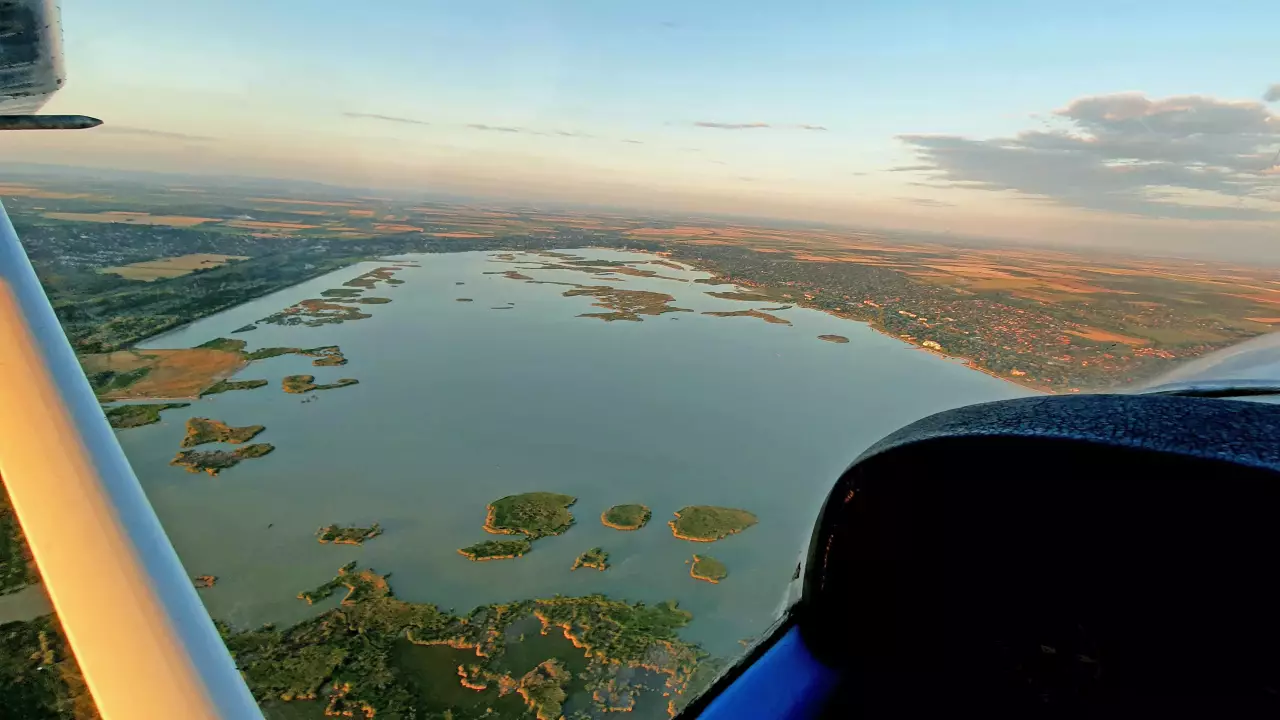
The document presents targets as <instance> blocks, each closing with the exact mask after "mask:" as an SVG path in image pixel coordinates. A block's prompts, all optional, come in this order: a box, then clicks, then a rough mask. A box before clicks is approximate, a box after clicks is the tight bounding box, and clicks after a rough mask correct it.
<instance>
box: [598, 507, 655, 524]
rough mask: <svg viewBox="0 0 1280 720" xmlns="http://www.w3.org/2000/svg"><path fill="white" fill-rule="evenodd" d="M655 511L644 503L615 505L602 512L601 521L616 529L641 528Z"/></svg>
mask: <svg viewBox="0 0 1280 720" xmlns="http://www.w3.org/2000/svg"><path fill="white" fill-rule="evenodd" d="M651 517H653V513H652V512H651V511H650V510H649V508H648V507H646V506H644V505H614V506H613V507H611V508H609V509H608V510H605V511H604V512H603V513H601V514H600V522H601V523H603V524H604V525H605V527H611V528H613V529H614V530H639V529H640V528H642V527H644V526H645V523H647V522H649V518H651Z"/></svg>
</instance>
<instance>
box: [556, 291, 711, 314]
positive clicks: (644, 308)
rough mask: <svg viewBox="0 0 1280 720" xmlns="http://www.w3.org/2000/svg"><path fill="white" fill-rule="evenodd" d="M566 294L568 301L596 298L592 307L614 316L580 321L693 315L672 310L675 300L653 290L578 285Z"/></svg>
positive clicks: (680, 310) (686, 309)
mask: <svg viewBox="0 0 1280 720" xmlns="http://www.w3.org/2000/svg"><path fill="white" fill-rule="evenodd" d="M563 294H564V296H565V297H578V296H581V295H587V296H590V297H594V298H595V299H596V302H593V303H591V304H592V305H593V306H595V307H598V308H605V309H606V310H609V311H611V312H602V313H582V314H581V315H579V316H578V317H590V318H599V319H600V320H604V321H605V322H612V321H614V320H630V321H632V322H641V321H642V320H643V319H644V318H642V317H640V316H641V315H661V314H663V313H669V312H693V311H692V310H690V309H689V308H681V307H674V306H672V305H671V304H670V303H672V302H674V301H675V297H674V296H671V295H668V294H666V293H660V292H653V291H651V290H619V289H617V288H612V287H607V286H588V285H579V286H577V287H575V288H573V289H572V290H566V291H565V292H564V293H563Z"/></svg>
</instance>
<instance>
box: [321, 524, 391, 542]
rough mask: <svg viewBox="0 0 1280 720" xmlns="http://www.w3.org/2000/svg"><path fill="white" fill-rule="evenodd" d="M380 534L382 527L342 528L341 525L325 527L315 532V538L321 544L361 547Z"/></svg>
mask: <svg viewBox="0 0 1280 720" xmlns="http://www.w3.org/2000/svg"><path fill="white" fill-rule="evenodd" d="M381 534H382V526H381V525H379V524H378V523H374V524H373V527H367V528H362V527H356V526H355V525H352V526H351V527H342V526H341V525H326V526H325V527H322V528H320V529H319V530H317V531H316V537H317V538H318V539H319V541H320V542H321V543H334V544H335V545H363V544H364V541H365V540H372V539H373V538H376V537H378V536H379V535H381Z"/></svg>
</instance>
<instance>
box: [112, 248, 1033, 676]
mask: <svg viewBox="0 0 1280 720" xmlns="http://www.w3.org/2000/svg"><path fill="white" fill-rule="evenodd" d="M579 254H580V255H583V256H586V257H590V258H608V259H631V260H649V259H652V256H647V255H639V254H628V253H621V252H614V251H597V250H589V251H581V252H580V253H579ZM411 257H412V259H413V261H415V262H418V263H420V264H421V267H420V268H410V269H405V270H401V271H399V272H398V273H397V275H396V277H397V278H400V279H403V280H405V283H404V284H403V285H399V286H385V285H380V286H379V287H378V289H377V290H376V291H372V292H366V295H369V296H384V297H390V298H392V299H393V302H392V303H390V304H387V305H373V306H362V308H366V309H367V311H368V312H370V313H371V314H372V315H373V317H372V318H370V319H367V320H361V321H357V322H347V323H343V324H341V325H325V326H321V327H318V328H308V327H279V326H274V325H261V326H259V329H257V330H255V331H253V332H248V333H241V334H237V335H232V334H230V333H231V330H233V329H235V328H237V327H239V326H241V325H244V324H246V323H249V322H252V321H254V320H257V319H260V318H263V317H265V316H267V315H270V314H271V313H274V312H277V311H279V310H280V309H282V308H284V307H287V306H289V305H291V304H292V303H294V302H297V301H298V300H302V299H304V298H310V297H318V295H319V292H320V291H321V290H324V289H327V288H333V287H339V286H341V283H342V282H343V281H345V280H348V279H350V278H352V277H355V276H356V275H358V274H360V273H362V272H365V271H367V270H368V269H372V268H374V267H380V266H382V265H385V264H386V263H368V264H365V265H362V266H357V267H352V268H347V269H345V270H342V271H339V272H337V273H334V274H332V275H330V276H327V277H324V278H319V279H316V280H312V281H310V282H307V283H304V284H302V285H299V286H296V287H293V288H290V289H288V290H286V291H283V292H280V293H276V294H274V295H271V296H269V297H266V298H262V299H259V300H256V301H254V302H251V303H248V304H246V305H243V306H240V307H237V308H234V309H232V310H229V311H227V312H224V313H221V314H219V315H216V316H213V317H210V318H206V319H204V320H201V321H199V322H196V323H194V324H192V325H190V326H188V327H185V328H182V329H180V330H178V331H175V332H172V333H169V334H167V335H165V336H161V337H158V338H154V339H152V340H151V341H149V342H148V343H146V344H145V347H155V348H161V347H190V346H194V345H197V344H199V343H202V342H205V341H207V340H209V339H212V338H215V337H220V336H224V337H236V338H243V339H244V340H246V341H248V342H249V347H250V349H253V348H258V347H269V346H277V345H283V346H300V347H314V346H319V345H328V344H337V345H340V346H341V347H342V350H343V351H344V353H345V354H346V356H347V358H348V359H349V363H348V364H347V365H346V366H344V367H331V368H325V367H319V368H317V367H312V366H311V364H310V359H308V358H300V357H294V356H284V357H279V358H274V359H271V360H266V361H260V362H256V363H253V364H251V365H250V366H249V367H248V368H246V369H245V370H243V371H242V372H240V373H239V374H238V375H237V376H236V377H237V378H239V379H250V378H265V379H267V380H269V381H270V383H271V384H270V385H269V386H268V387H265V388H261V389H258V390H250V391H239V392H230V393H225V394H222V395H217V396H212V397H209V398H206V399H203V400H200V401H197V402H194V403H193V404H192V406H191V407H189V408H185V409H180V410H173V411H166V412H165V413H164V416H163V418H164V420H163V422H162V423H161V424H159V425H153V426H148V427H143V428H137V429H132V430H126V431H122V432H120V433H119V434H118V437H119V439H120V442H121V444H122V445H123V446H124V449H125V451H126V453H127V454H128V456H129V458H130V460H131V461H132V463H133V465H134V468H135V470H136V471H137V474H138V477H139V479H140V480H141V482H142V484H143V486H144V487H145V489H146V491H147V494H148V496H149V497H150V499H151V502H152V504H153V505H154V507H155V509H156V512H157V513H158V514H159V516H160V519H161V521H162V522H163V524H164V526H165V529H166V530H167V532H168V533H169V537H170V538H171V539H172V541H173V543H174V545H175V547H176V548H177V550H178V553H179V555H180V556H181V558H182V561H183V563H184V565H185V566H186V569H187V570H188V572H189V573H190V574H191V575H202V574H211V575H216V576H218V583H217V586H216V587H214V588H212V589H210V590H205V591H202V593H201V594H202V597H203V598H204V599H205V602H206V604H207V605H208V607H209V609H210V611H211V613H212V614H213V615H214V616H215V617H219V618H221V619H225V620H228V621H230V622H232V623H233V624H235V625H238V626H242V627H243V626H253V625H257V624H259V623H262V622H279V623H283V622H293V621H296V620H298V619H301V618H302V617H305V616H306V615H308V614H309V613H313V612H315V611H316V610H317V608H313V607H309V606H307V605H306V604H305V603H303V602H301V601H299V600H297V599H296V597H295V596H296V594H297V593H298V591H299V590H303V589H307V588H310V587H313V586H315V585H318V584H320V583H322V582H324V581H326V580H328V579H329V578H331V577H333V575H334V574H335V572H336V571H337V569H338V568H339V567H340V566H342V565H343V564H344V563H346V562H348V561H350V560H358V561H359V562H360V563H361V565H362V566H367V567H372V568H374V569H376V570H378V571H379V572H384V573H385V572H390V573H392V574H393V576H392V578H391V585H392V587H393V588H394V590H395V592H396V594H397V595H399V596H400V597H402V598H404V599H406V600H411V601H419V602H433V603H436V604H438V605H440V606H442V607H444V608H452V609H455V610H457V611H459V612H466V611H467V610H469V609H471V608H472V607H473V606H475V605H479V604H483V603H491V602H499V601H508V600H514V599H521V598H527V597H534V596H550V595H553V594H556V593H560V594H566V595H578V594H587V593H595V592H601V593H606V594H608V595H610V596H612V597H618V598H623V599H627V600H641V601H646V602H654V601H660V600H665V599H668V598H673V599H676V600H678V601H679V603H680V605H681V606H682V607H684V608H686V609H688V610H690V611H692V612H693V614H694V620H693V622H692V623H691V624H690V625H689V627H688V628H687V630H686V631H685V632H684V633H683V634H684V637H685V638H686V639H688V640H691V641H696V642H700V643H702V644H703V645H704V646H705V647H706V648H707V649H708V650H710V651H712V652H713V653H716V654H732V653H734V652H738V651H741V649H742V646H741V645H740V644H739V640H740V639H743V638H747V637H753V636H755V635H757V634H759V633H760V632H761V631H763V630H764V629H765V628H767V627H768V625H769V624H770V623H771V621H772V620H773V619H774V617H775V616H776V614H777V613H778V612H779V609H780V604H781V601H782V599H783V597H784V594H785V590H786V587H787V584H788V582H789V581H790V579H791V576H792V573H793V571H794V570H795V567H796V563H797V560H798V558H799V556H800V554H801V552H802V551H803V550H804V548H805V546H806V544H807V542H808V538H809V533H810V531H811V529H812V527H813V523H814V520H815V518H816V516H817V512H818V509H819V507H820V505H821V503H822V501H823V499H824V498H825V494H826V492H827V490H828V489H829V488H830V486H831V484H832V482H834V480H835V479H836V478H837V476H839V474H840V473H841V471H842V470H843V469H844V468H845V467H846V466H847V465H848V464H849V463H850V462H851V461H852V460H853V459H854V458H855V457H856V456H857V455H858V453H860V452H861V451H862V450H863V449H865V448H866V447H867V446H868V445H870V444H871V443H873V442H875V441H876V440H877V439H879V438H880V437H882V436H883V435H885V434H887V433H889V432H891V431H893V430H894V429H896V428H898V427H900V426H902V425H904V424H906V423H909V422H911V421H913V420H916V419H918V418H921V417H924V416H926V415H929V414H931V413H934V412H937V411H940V410H944V409H947V408H951V407H955V406H959V405H964V404H968V403H973V402H980V401H988V400H997V399H1002V398H1009V397H1016V396H1020V395H1025V394H1027V391H1025V390H1022V389H1020V388H1018V387H1016V386H1014V385H1012V384H1009V383H1006V382H1003V381H1001V380H998V379H995V378H992V377H989V376H987V375H984V374H982V373H979V372H976V371H973V370H970V369H968V368H966V367H964V366H963V365H961V364H959V363H956V362H951V361H948V360H945V359H943V358H939V357H937V356H934V355H932V354H929V353H926V352H922V351H920V350H917V349H915V348H912V347H911V346H909V345H907V344H904V343H902V342H900V341H898V340H896V339H893V338H889V337H886V336H884V335H881V334H879V333H876V332H875V331H873V330H871V329H870V328H868V327H867V326H865V325H863V324H860V323H855V322H852V321H847V320H842V319H840V318H836V317H832V316H829V315H826V314H823V313H820V312H817V311H812V310H806V309H802V308H794V309H791V310H785V311H779V312H778V313H776V314H777V315H779V316H780V317H784V318H786V319H788V320H790V321H791V322H792V323H793V325H791V326H784V325H772V324H767V323H765V322H763V321H761V320H759V319H756V318H747V317H738V318H717V317H710V316H703V315H699V314H696V313H671V314H665V315H661V316H656V317H645V318H644V321H643V322H638V323H637V322H610V323H606V322H602V321H600V320H597V319H593V318H581V317H576V316H577V315H578V314H579V313H583V312H593V311H597V310H598V309H597V308H592V307H591V303H592V302H593V301H594V298H590V297H573V298H566V297H563V296H562V293H563V291H564V290H566V289H567V288H564V287H561V286H557V285H542V284H532V283H526V282H521V281H514V280H510V279H507V278H504V277H502V276H500V275H484V274H483V273H484V272H486V271H503V270H509V269H512V268H514V267H517V266H515V265H511V264H502V263H499V262H496V261H495V260H494V259H493V258H492V255H491V254H486V253H457V254H443V255H421V256H411ZM524 257H527V258H529V259H533V258H532V256H522V258H524ZM642 267H648V268H651V269H654V270H657V271H659V272H660V273H661V274H663V275H670V276H673V277H676V278H678V279H673V280H662V279H640V278H633V277H625V278H621V279H616V278H599V277H598V276H590V275H586V274H583V273H578V272H569V271H559V270H522V272H524V273H525V274H527V275H530V276H532V277H534V278H535V279H538V280H554V281H563V282H578V283H585V284H591V285H600V284H606V283H607V284H610V285H614V286H616V287H619V288H623V289H646V290H658V291H661V292H665V293H669V294H671V295H674V296H675V297H676V301H675V303H673V304H674V305H677V306H680V307H687V308H693V309H695V310H698V311H707V310H741V309H748V308H752V307H757V308H758V307H766V306H769V305H771V303H743V302H738V301H732V300H721V299H717V298H712V297H710V296H708V295H706V294H705V293H706V291H707V290H728V289H729V288H727V287H721V288H711V287H709V286H707V285H704V284H696V283H692V282H689V280H691V279H693V278H698V277H706V274H705V273H699V272H693V271H676V270H671V269H668V268H662V267H658V266H652V265H650V266H642ZM457 282H463V283H465V284H464V285H456V284H455V283H457ZM459 297H468V298H473V299H474V302H470V303H462V302H456V298H459ZM507 303H514V308H513V309H510V310H493V309H491V308H492V307H494V306H500V305H505V304H507ZM824 333H834V334H840V335H844V336H847V337H848V338H849V340H850V342H849V343H848V344H832V343H828V342H823V341H820V340H818V339H817V336H818V335H820V334H824ZM294 373H307V374H313V375H315V376H316V378H317V382H331V381H333V380H335V379H337V378H340V377H354V378H358V379H359V380H360V384H359V385H357V386H354V387H349V388H342V389H338V390H331V391H321V392H318V393H316V396H317V398H318V399H317V400H315V401H312V402H308V403H303V402H301V398H300V397H299V396H296V395H287V394H285V393H284V392H282V391H281V389H280V381H281V378H282V377H283V376H285V375H288V374H294ZM193 416H205V417H212V418H215V419H218V420H222V421H225V422H227V423H231V424H233V425H246V424H262V425H265V426H266V428H267V429H266V431H265V432H263V433H262V435H260V436H259V437H258V438H257V439H256V440H255V441H262V442H270V443H272V444H274V445H275V446H276V451H275V452H274V453H272V454H271V455H268V456H266V457H264V458H261V459H257V460H251V461H247V462H244V463H242V464H241V465H239V466H238V467H235V468H232V469H230V470H227V471H225V472H224V473H222V474H221V475H219V476H218V477H209V476H207V475H203V474H200V475H197V474H191V473H188V472H186V471H185V470H183V469H182V468H177V467H172V466H170V465H168V461H169V460H170V459H171V458H172V457H173V454H174V453H175V452H176V451H177V449H178V444H179V441H180V439H181V438H182V436H183V434H184V428H183V424H184V422H185V420H186V419H187V418H188V417H193ZM532 490H549V491H555V492H562V493H568V494H572V495H575V496H577V497H578V502H577V504H576V505H575V506H574V507H573V508H572V510H573V511H574V513H575V515H576V517H577V518H578V523H577V525H576V526H575V527H573V528H572V529H571V530H570V531H568V532H567V533H565V534H564V535H561V536H558V537H552V538H546V539H542V540H539V541H537V542H536V543H535V544H534V550H533V552H531V553H529V554H528V555H526V556H524V557H523V558H520V559H517V560H508V561H495V562H486V563H473V562H469V561H467V560H466V559H465V558H463V557H461V556H459V555H458V554H457V548H459V547H463V546H465V545H469V544H471V543H474V542H477V541H480V540H486V539H490V538H491V537H492V536H489V535H487V534H486V533H484V532H483V531H482V530H481V524H482V523H483V521H484V515H485V505H486V504H487V503H488V502H489V501H491V500H494V499H496V498H498V497H501V496H504V495H509V494H512V493H519V492H526V491H532ZM628 502H636V503H644V504H646V505H648V506H650V507H651V508H652V509H653V520H652V522H651V523H650V524H649V525H648V526H647V527H646V528H644V529H643V530H640V531H637V532H630V533H626V532H619V531H615V530H611V529H608V528H605V527H604V526H602V525H601V524H600V522H599V516H600V513H601V512H602V511H604V510H605V509H606V508H607V507H609V506H611V505H614V504H617V503H628ZM697 504H708V505H727V506H731V507H740V508H745V509H748V510H750V511H752V512H754V513H756V514H757V515H758V516H759V518H760V523H759V525H757V526H756V527H753V528H751V529H750V530H748V531H746V532H744V533H742V534H740V535H736V536H733V537H730V538H727V539H725V540H723V541H720V542H717V543H714V544H712V545H706V544H701V543H698V544H694V543H688V542H683V541H680V540H676V539H674V538H673V537H672V536H671V532H670V530H669V529H668V528H667V527H666V521H667V520H668V519H670V518H671V517H672V513H673V512H674V511H675V510H677V509H679V508H681V507H683V506H685V505H697ZM374 521H377V522H380V523H381V524H382V525H383V527H384V528H385V529H386V533H385V534H384V535H382V536H381V537H378V538H376V539H374V540H372V541H370V542H369V543H367V544H366V545H364V546H362V547H350V546H333V545H320V544H319V543H317V542H316V540H315V536H314V533H315V530H316V529H317V527H319V526H321V525H325V524H329V523H335V522H338V523H362V524H368V523H372V522H374ZM268 525H271V527H268ZM597 545H598V546H600V547H603V548H604V549H605V550H607V551H608V552H609V554H610V563H611V565H612V567H611V568H610V569H609V570H608V571H606V572H603V573H602V572H597V571H594V570H590V571H587V570H579V571H576V572H570V570H569V568H570V566H571V565H572V564H573V560H574V558H575V557H576V556H577V555H578V554H579V553H581V552H582V551H584V550H586V549H588V548H590V547H593V546H597ZM695 551H697V552H699V553H700V554H702V553H705V554H710V555H713V556H714V557H716V558H718V559H720V560H722V561H724V562H725V563H726V564H727V566H728V568H729V572H730V575H729V577H728V578H727V579H726V580H724V581H723V582H721V583H720V584H719V585H711V584H708V583H703V582H698V581H695V580H693V579H692V578H690V577H689V566H688V565H687V564H686V561H687V560H689V559H690V557H691V556H692V554H693V553H694V552H695Z"/></svg>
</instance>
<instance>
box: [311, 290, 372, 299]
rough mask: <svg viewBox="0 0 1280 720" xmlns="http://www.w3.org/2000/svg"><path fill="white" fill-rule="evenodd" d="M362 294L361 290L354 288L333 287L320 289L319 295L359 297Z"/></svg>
mask: <svg viewBox="0 0 1280 720" xmlns="http://www.w3.org/2000/svg"><path fill="white" fill-rule="evenodd" d="M362 294H364V291H363V290H357V289H355V288H333V289H331V290H323V291H321V293H320V297H327V298H354V297H360V296H361V295H362Z"/></svg>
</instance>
